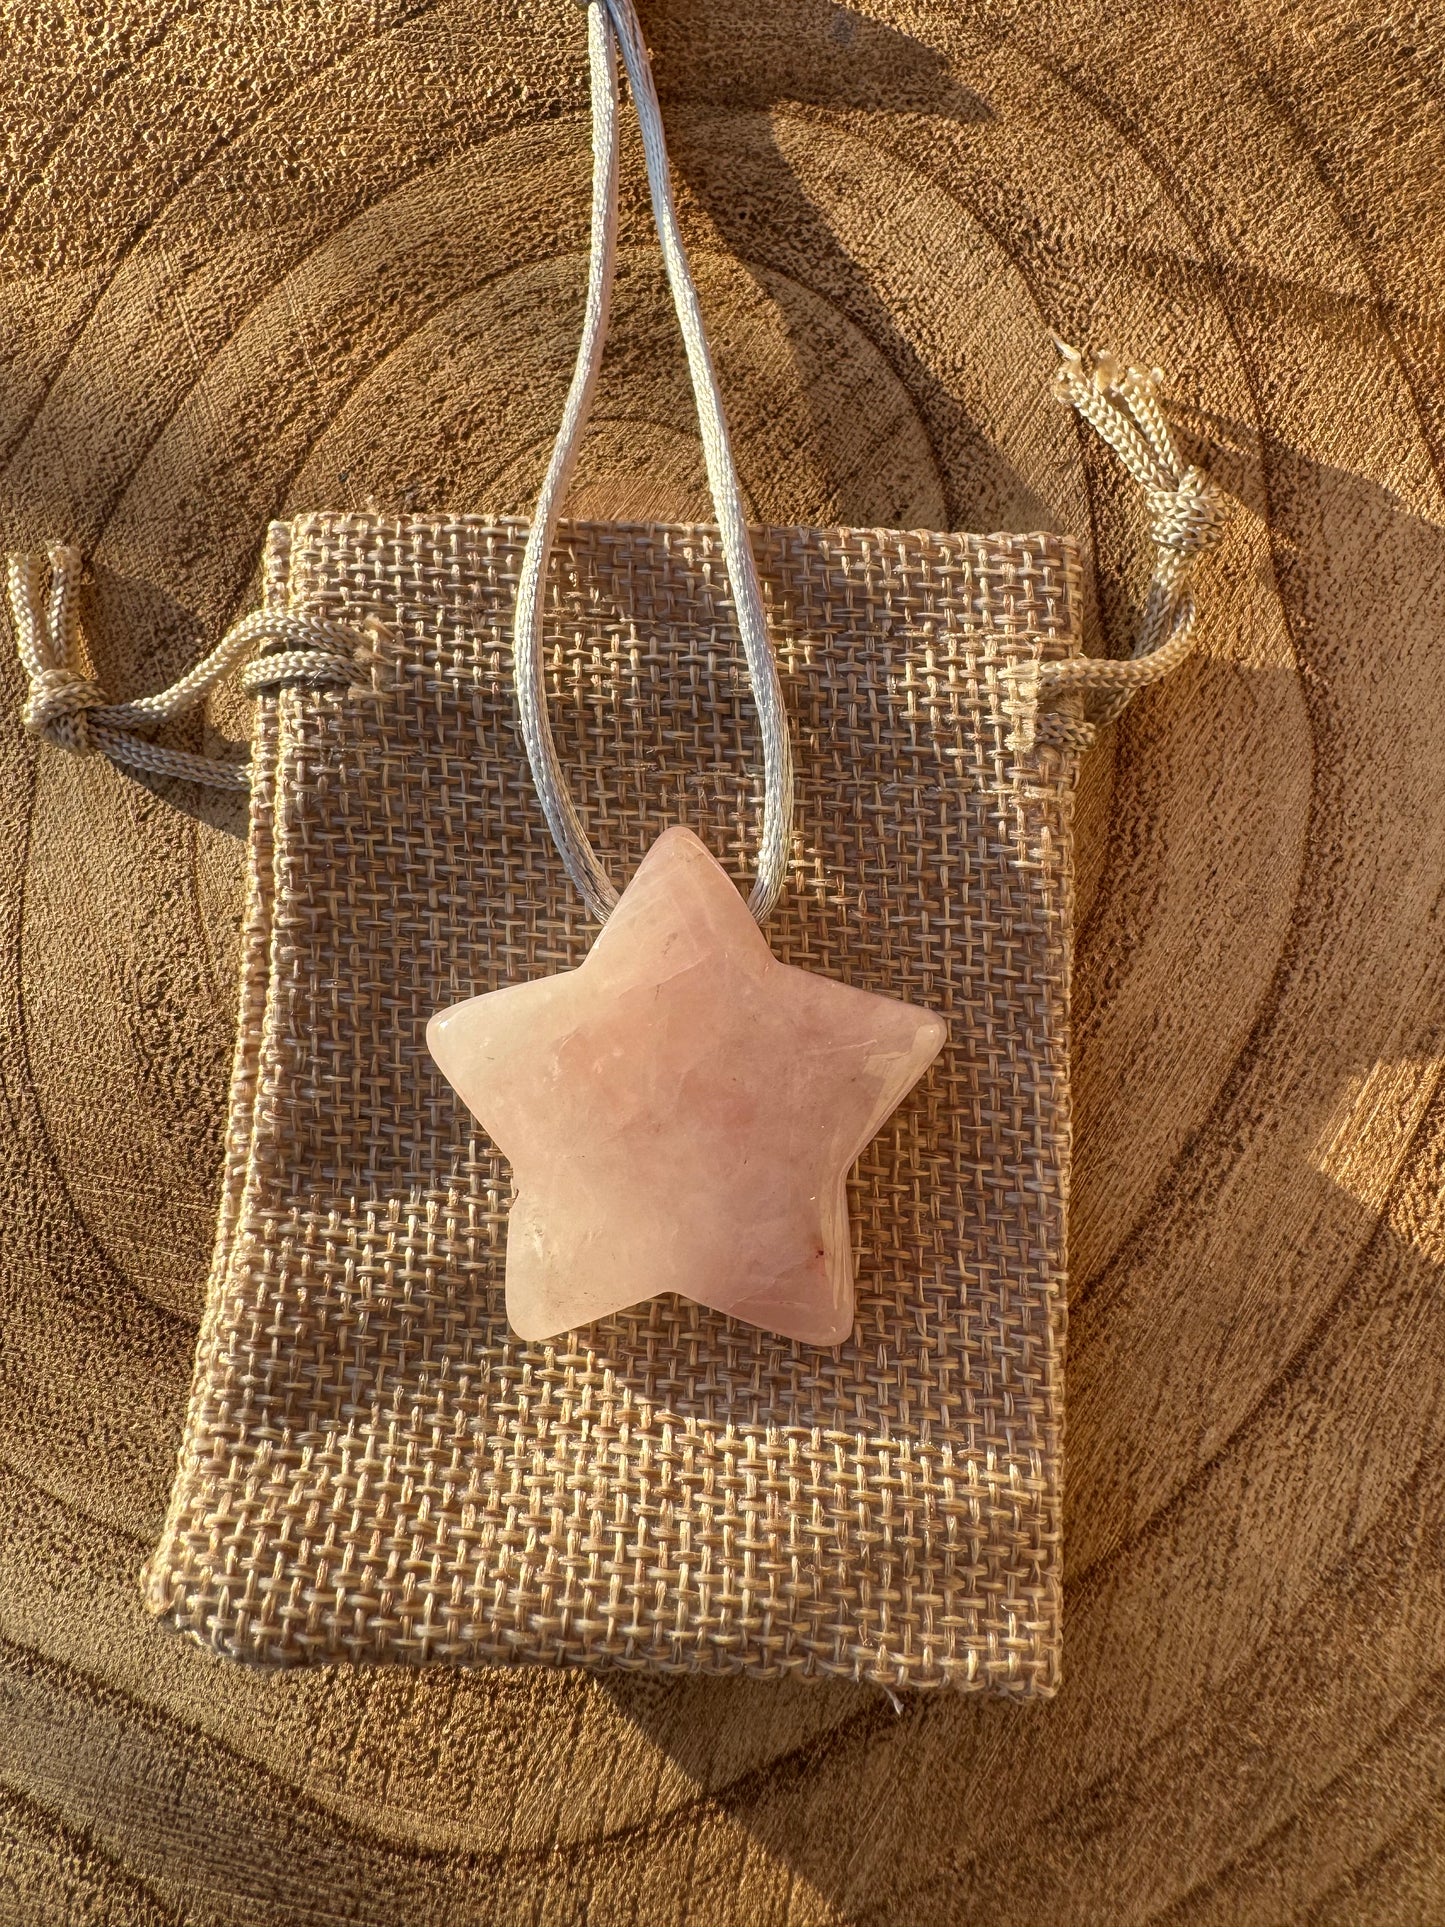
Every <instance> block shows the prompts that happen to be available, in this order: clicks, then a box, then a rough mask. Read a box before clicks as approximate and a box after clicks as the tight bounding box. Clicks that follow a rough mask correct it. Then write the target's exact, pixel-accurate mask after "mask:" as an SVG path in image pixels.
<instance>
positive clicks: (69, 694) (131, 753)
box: [5, 542, 367, 790]
mask: <svg viewBox="0 0 1445 1927" xmlns="http://www.w3.org/2000/svg"><path fill="white" fill-rule="evenodd" d="M47 562H48V564H49V570H50V593H49V596H48V597H46V596H44V594H43V591H42V586H41V584H42V577H43V574H44V572H45V565H46V563H47ZM5 573H6V589H7V592H8V596H9V603H10V617H11V621H12V623H13V625H14V629H15V642H16V647H17V649H18V650H19V654H20V661H21V664H22V666H23V667H24V670H25V675H26V680H27V682H28V683H29V696H28V698H27V700H26V704H25V708H24V711H23V714H22V720H23V722H24V724H25V727H26V728H27V729H28V730H29V731H30V732H31V733H32V735H36V736H44V737H46V738H48V740H49V741H50V742H52V743H54V744H56V745H57V746H58V747H59V748H61V749H66V750H69V751H70V752H71V753H72V754H73V755H77V756H90V755H93V754H95V753H96V752H97V751H99V752H100V754H102V755H103V756H107V757H109V759H110V760H111V762H113V763H118V764H120V765H121V766H123V767H125V768H129V769H138V770H144V771H145V772H146V773H147V774H149V775H151V776H175V777H181V778H183V779H184V780H185V781H187V782H191V783H206V784H208V785H210V787H211V788H213V789H226V790H245V789H249V788H250V783H251V777H250V771H249V769H248V768H247V766H246V765H245V764H244V763H223V762H220V761H218V760H217V759H215V758H214V757H210V756H195V755H192V754H191V752H190V751H189V750H184V749H167V748H165V747H164V745H162V744H160V743H152V742H149V741H148V740H147V739H146V738H145V737H144V736H143V735H140V734H138V733H137V732H138V731H141V730H147V729H153V728H155V726H156V725H157V724H158V723H165V722H170V721H171V720H172V719H173V718H175V717H177V716H183V715H185V714H186V712H187V711H188V710H191V709H194V708H195V706H196V704H197V703H198V702H200V700H201V699H202V697H203V696H204V695H205V694H206V692H207V690H209V689H210V688H211V687H212V686H213V685H214V684H215V683H217V682H219V681H220V680H221V678H222V677H223V676H226V675H229V674H230V672H231V670H233V669H234V668H235V666H236V664H237V663H239V662H241V661H242V660H243V659H244V658H245V657H247V656H249V655H251V654H252V653H253V652H254V651H255V650H257V649H258V648H259V649H262V650H267V651H269V653H266V654H263V655H262V656H261V657H260V658H259V659H258V660H257V661H255V662H253V663H250V664H249V665H248V666H247V668H246V669H245V670H243V672H242V675H241V687H242V689H243V691H244V692H245V693H246V694H247V695H248V696H257V695H261V694H263V693H266V692H269V691H272V690H275V689H278V688H281V687H283V686H285V685H288V684H293V683H305V684H307V685H309V686H311V687H328V686H331V687H334V686H337V685H345V686H350V685H353V684H354V683H355V682H356V681H357V676H358V662H357V655H358V649H359V648H361V647H364V645H365V642H366V640H367V638H366V636H365V635H364V634H363V632H361V631H358V630H356V629H353V628H352V627H350V626H349V625H348V624H345V623H340V622H328V621H326V620H324V619H323V618H321V617H319V616H308V615H303V614H300V613H299V612H293V611H290V610H273V609H258V610H256V611H255V612H254V614H252V615H249V616H244V617H243V618H242V619H241V621H240V622H238V623H236V624H235V625H234V626H233V627H232V628H230V629H228V630H227V632H226V634H225V636H224V637H223V638H222V639H221V641H220V642H218V643H217V645H216V647H215V648H214V649H213V650H212V651H211V653H210V654H209V655H208V656H207V657H206V658H205V659H204V661H202V662H198V663H197V664H196V666H195V668H194V669H191V670H189V671H188V672H187V673H186V674H185V675H184V676H182V677H181V678H180V679H179V680H178V681H176V682H173V683H172V684H171V685H170V687H169V688H168V689H162V690H159V691H158V692H157V693H156V694H155V695H153V696H138V697H137V698H136V699H135V700H134V701H133V702H125V703H113V702H109V701H107V699H106V697H105V696H104V694H103V693H102V692H101V691H100V690H99V689H98V688H97V687H96V686H95V684H94V683H93V682H91V681H90V680H89V678H88V677H86V676H83V675H81V674H80V672H79V670H77V669H76V668H75V666H74V665H75V663H76V661H77V660H78V658H79V655H80V649H79V624H78V621H77V613H76V602H77V592H78V590H79V586H80V574H81V558H80V551H79V550H78V549H73V548H70V547H68V546H67V545H66V544H64V543H61V542H52V543H51V544H50V546H49V548H48V550H47V551H46V554H45V555H44V556H39V555H12V556H10V557H8V558H7V561H6V571H5Z"/></svg>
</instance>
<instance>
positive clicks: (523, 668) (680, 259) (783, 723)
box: [513, 0, 793, 923]
mask: <svg viewBox="0 0 1445 1927" xmlns="http://www.w3.org/2000/svg"><path fill="white" fill-rule="evenodd" d="M587 43H588V52H589V55H590V59H591V66H592V241H591V258H590V261H589V265H588V274H587V305H586V311H585V314H584V317H583V322H582V340H581V343H580V344H579V346H578V350H577V365H576V367H575V369H574V370H573V374H572V385H571V387H570V389H569V390H568V393H567V401H566V405H565V407H564V408H563V411H562V423H561V427H560V428H559V429H558V432H557V441H556V445H555V447H554V448H553V450H552V459H551V461H550V462H549V463H548V466H547V474H546V477H545V479H544V481H543V483H542V490H541V494H540V495H539V496H538V499H537V508H536V513H535V515H534V516H533V518H532V526H531V529H530V531H529V533H528V536H527V544H526V548H525V550H524V552H523V556H522V568H521V574H520V576H519V579H518V583H517V610H516V622H515V628H514V632H513V648H514V658H513V669H514V675H515V678H516V685H517V706H518V710H519V712H520V715H521V723H522V737H523V741H524V742H525V744H526V748H527V758H528V761H529V762H530V763H531V766H532V776H533V780H534V781H535V783H536V786H537V795H538V798H539V800H540V802H541V805H542V810H543V813H544V814H545V816H546V818H547V823H548V826H549V828H550V829H551V832H552V836H553V839H554V840H555V842H556V845H557V849H558V852H559V853H560V855H561V858H562V861H563V863H564V864H565V865H566V867H567V873H568V875H569V876H570V877H571V878H572V881H573V882H574V883H575V884H576V885H577V888H578V890H579V891H580V892H581V893H582V896H583V898H584V900H585V902H586V904H587V907H588V909H589V910H591V912H592V914H593V915H594V916H595V917H597V918H599V919H600V920H605V918H606V917H607V915H608V913H609V911H610V910H611V909H612V908H613V906H614V905H615V904H616V902H617V889H616V886H615V885H614V884H613V882H612V880H611V878H610V877H609V876H608V875H607V872H606V871H605V870H604V869H603V867H602V864H601V862H600V860H599V858H598V856H597V852H596V851H595V850H594V849H593V847H592V845H591V842H590V841H589V840H588V837H587V833H586V831H585V830H584V828H583V827H582V821H581V818H580V816H579V815H578V813H577V806H576V803H575V802H574V801H573V798H572V795H571V792H570V791H569V789H568V788H567V782H566V778H565V777H564V776H563V774H562V771H561V769H560V767H559V766H558V762H557V751H556V745H555V743H554V742H553V738H552V729H551V724H550V722H549V720H548V716H547V700H546V694H547V692H546V672H545V665H544V663H543V660H542V648H541V633H542V609H543V603H544V600H545V595H546V578H547V564H548V561H549V559H550V556H551V549H552V539H553V536H554V534H555V532H556V527H557V518H558V516H559V514H560V512H561V507H562V500H563V497H564V496H565V494H566V492H567V484H568V482H569V480H570V479H571V475H572V470H573V468H574V466H575V464H576V459H577V452H578V448H579V445H580V442H581V438H582V433H583V430H584V428H585V426H586V422H587V415H588V411H589V410H590V408H591V405H592V397H593V394H594V392H595V390H596V386H597V375H598V370H599V368H600V367H601V363H602V351H603V347H604V344H605V342H606V338H607V317H608V309H609V307H610V303H611V295H612V281H613V271H614V267H615V264H616V254H617V49H618V46H619V45H620V47H621V51H622V59H623V63H624V65H625V66H626V68H627V74H628V79H629V80H630V82H631V84H632V97H633V102H634V104H635V106H636V108H637V119H638V125H639V127H640V129H641V132H642V146H643V153H644V155H645V157H646V161H647V180H648V187H649V189H650V191H651V195H652V210H653V217H654V219H655V221H656V224H657V234H658V239H659V241H660V242H661V244H662V258H663V263H664V265H665V267H666V269H667V278H668V281H669V283H670V284H671V287H672V298H673V304H674V306H675V307H676V309H677V319H678V324H679V326H680V328H681V330H682V339H683V345H684V347H685V348H686V350H687V363H688V371H689V373H690V375H691V377H692V388H693V395H694V397H695V399H696V403H697V413H698V423H699V426H700V428H701V432H702V447H703V456H704V459H705V461H706V464H707V476H708V485H709V487H710V489H711V492H712V500H713V507H714V511H715V513H716V515H717V519H718V531H719V535H720V538H721V543H722V552H723V561H724V563H725V565H726V568H727V577H728V585H729V587H730V589H731V591H732V598H733V606H734V609H735V611H736V615H737V623H738V630H739V633H740V635H741V637H742V644H743V654H744V656H745V658H746V660H747V666H748V679H749V682H750V684H751V687H752V691H753V698H754V701H755V702H756V704H757V710H758V721H759V724H760V726H761V731H762V744H763V820H762V832H761V836H760V838H759V846H758V873H757V880H756V882H755V884H754V886H753V892H752V895H751V897H750V898H749V905H750V908H751V909H752V912H753V915H754V916H755V917H756V918H757V920H758V922H759V923H762V922H764V921H765V920H766V918H767V916H768V914H769V913H770V911H771V910H772V908H773V906H774V904H775V903H776V902H777V900H778V897H779V895H780V894H781V892H782V889H783V885H784V883H785V881H786V879H787V864H788V852H789V846H790V844H791V841H792V827H793V754H792V739H791V736H790V734H789V730H788V717H787V711H786V709H785V708H784V706H783V694H782V688H781V686H780V684H779V681H778V665H777V660H776V658H775V657H774V655H773V648H772V644H771V642H770V641H769V639H768V631H767V623H766V620H765V618H764V615H763V597H762V590H761V588H760V587H759V584H758V572H757V565H756V563H755V561H754V559H753V549H752V543H751V541H750V540H749V538H748V529H747V521H746V518H745V517H744V514H743V505H742V492H741V490H740V488H739V486H738V477H737V469H736V467H735V466H734V463H733V453H732V445H731V443H730V442H729V440H728V431H727V421H726V418H725V416H724V413H723V405H722V397H721V395H720V394H719V393H718V385H717V376H716V374H715V372H714V370H713V365H712V356H711V354H710V353H709V352H708V345H707V334H706V331H705V329H704V327H703V320H702V311H701V309H700V308H699V306H698V299H697V290H696V288H695V287H694V286H693V280H692V275H691V272H690V271H689V268H688V264H687V253H686V250H685V249H684V247H683V243H682V236H681V234H680V233H679V232H678V226H677V214H676V210H675V209H674V206H673V200H672V178H671V175H670V173H669V170H668V164H667V142H666V139H665V137H664V135H663V129H662V114H661V111H660V109H659V107H658V104H657V92H656V89H655V88H654V86H653V84H652V68H651V66H650V64H649V62H648V58H647V48H646V46H645V45H644V43H643V39H642V32H641V29H640V28H639V26H638V23H637V15H636V13H635V12H634V11H633V7H632V0H590V4H589V6H588V8H587Z"/></svg>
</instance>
